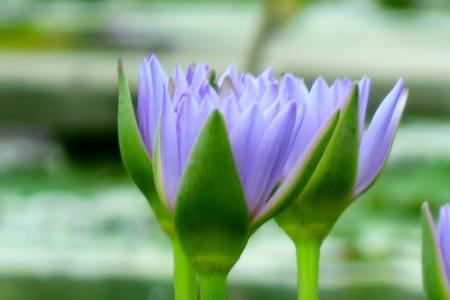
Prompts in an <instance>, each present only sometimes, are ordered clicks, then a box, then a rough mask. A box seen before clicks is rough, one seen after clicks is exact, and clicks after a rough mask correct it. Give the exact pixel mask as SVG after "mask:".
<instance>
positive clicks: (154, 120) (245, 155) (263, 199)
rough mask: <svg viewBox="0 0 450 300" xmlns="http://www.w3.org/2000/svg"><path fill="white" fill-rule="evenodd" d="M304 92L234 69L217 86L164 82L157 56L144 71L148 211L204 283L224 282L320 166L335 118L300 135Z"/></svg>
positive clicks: (199, 68) (141, 102)
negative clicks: (256, 234) (153, 193)
mask: <svg viewBox="0 0 450 300" xmlns="http://www.w3.org/2000/svg"><path fill="white" fill-rule="evenodd" d="M302 89H304V85H303V83H302V82H301V81H300V80H298V79H296V78H295V77H293V76H292V75H285V76H284V77H283V78H282V79H281V80H278V79H276V78H275V76H274V75H273V71H272V70H271V69H268V70H267V71H265V72H264V73H262V74H261V75H259V76H258V77H254V76H253V75H251V74H245V73H244V74H239V73H237V71H236V69H235V68H234V67H230V68H228V69H227V70H226V71H225V72H224V74H223V75H222V76H221V77H220V78H219V79H218V80H217V81H216V80H215V79H214V73H213V72H212V71H211V69H210V68H209V67H208V66H206V65H203V64H197V65H192V66H190V67H189V68H188V69H187V70H186V71H184V70H183V69H182V68H180V67H179V66H177V67H176V68H175V70H174V71H173V73H172V75H171V76H170V77H169V76H168V75H167V74H166V73H165V72H164V70H163V68H162V67H161V65H160V64H159V62H158V61H157V59H156V57H155V56H150V57H147V58H146V59H145V60H144V61H143V62H142V64H141V67H140V83H139V95H138V111H137V117H138V123H139V131H140V136H141V137H142V142H143V145H145V148H144V146H142V147H143V148H144V149H145V152H146V153H147V154H148V157H150V158H151V160H152V162H153V163H152V165H153V174H154V182H155V186H156V190H157V194H158V197H157V198H158V199H157V200H155V201H154V202H155V203H154V205H152V206H153V207H157V209H158V210H159V216H162V218H159V220H160V222H161V219H162V220H163V222H165V223H169V224H172V225H173V226H172V227H174V228H175V232H176V233H174V234H175V236H176V238H177V239H178V240H179V241H180V244H181V246H182V248H183V250H184V252H185V253H186V255H187V256H188V258H189V259H190V261H191V262H192V264H193V265H194V267H195V268H196V270H197V271H198V272H199V275H200V278H209V277H211V276H210V274H211V273H214V274H215V276H216V275H217V276H219V277H223V278H225V277H226V274H227V273H228V272H229V270H230V269H231V267H232V266H233V265H234V263H235V262H236V261H237V259H238V258H239V256H240V255H241V253H242V251H243V249H244V247H245V245H246V243H247V240H248V238H249V236H250V235H251V233H252V232H253V231H254V230H256V228H257V227H258V226H259V225H261V224H262V223H263V222H264V221H266V220H267V219H269V218H270V217H272V216H273V215H274V214H275V213H277V212H279V210H280V209H281V208H283V206H284V205H287V204H288V203H289V202H290V201H292V200H293V199H294V198H295V196H296V195H297V194H298V193H299V192H301V190H302V189H303V188H304V186H305V185H306V183H307V182H308V180H309V177H310V176H311V174H312V172H313V170H314V169H315V167H316V165H317V163H318V162H319V161H320V158H321V156H322V154H323V153H324V151H325V149H326V146H327V144H328V142H329V140H330V138H331V135H332V132H333V130H334V128H335V126H336V123H337V119H338V109H337V108H335V109H331V110H330V113H328V114H327V116H324V117H323V118H321V119H320V120H317V124H315V126H314V128H309V127H308V126H305V125H304V106H305V103H303V102H302V101H301V97H300V93H302V92H303V91H302ZM119 120H120V117H119ZM319 123H320V124H319ZM302 128H303V129H302ZM303 134H305V138H304V139H305V140H307V141H306V142H305V141H303ZM122 144H124V145H125V144H126V143H125V142H124V143H122ZM134 147H138V145H137V144H135V145H134ZM123 148H127V145H125V146H124V147H123ZM123 156H124V161H127V159H126V155H123ZM287 164H289V165H290V167H289V168H286V165H287ZM137 168H138V165H137V164H135V165H134V167H133V166H132V167H128V171H129V172H130V173H133V170H135V169H137ZM133 178H134V179H135V182H137V181H139V182H140V183H141V184H143V182H145V180H146V179H145V176H140V175H137V176H134V177H133ZM136 178H137V179H140V180H136ZM147 180H148V184H149V185H153V182H152V181H153V180H152V178H147ZM137 184H138V185H139V183H138V182H137ZM141 189H142V188H141ZM157 217H158V212H157ZM168 227H170V226H168ZM215 276H213V277H215ZM217 276H216V277H217ZM205 290H208V289H205ZM206 297H208V296H206ZM211 297H212V298H214V297H213V296H211Z"/></svg>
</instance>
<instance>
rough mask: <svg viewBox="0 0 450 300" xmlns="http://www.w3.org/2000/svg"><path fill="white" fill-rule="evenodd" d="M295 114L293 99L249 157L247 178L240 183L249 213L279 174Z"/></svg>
mask: <svg viewBox="0 0 450 300" xmlns="http://www.w3.org/2000/svg"><path fill="white" fill-rule="evenodd" d="M296 114H297V111H296V106H295V103H292V102H291V103H289V104H287V105H285V106H284V107H283V109H282V110H281V111H280V113H279V114H278V115H277V117H276V118H275V119H274V120H273V122H272V124H270V126H269V128H268V129H267V130H266V132H265V133H264V136H263V138H262V139H261V142H260V144H259V146H258V149H257V150H256V152H255V153H254V155H252V157H251V158H250V162H249V170H248V172H249V173H248V177H247V178H248V179H247V180H246V182H245V184H244V185H243V186H244V192H245V195H246V200H247V205H248V208H249V210H250V213H251V214H253V213H254V212H255V210H256V209H257V208H258V206H259V205H263V204H264V203H265V201H266V200H267V199H268V197H269V195H270V192H271V191H272V189H273V188H274V186H275V184H276V182H277V181H278V180H279V179H280V178H281V170H282V168H283V166H284V164H285V161H281V160H282V158H283V157H282V156H283V154H284V151H286V147H287V145H288V143H289V139H290V135H291V132H292V129H293V127H294V125H295V118H296Z"/></svg>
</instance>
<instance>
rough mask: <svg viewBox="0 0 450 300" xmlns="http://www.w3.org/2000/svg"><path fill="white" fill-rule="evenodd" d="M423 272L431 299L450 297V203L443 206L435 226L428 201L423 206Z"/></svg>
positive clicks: (424, 281) (439, 299) (445, 299)
mask: <svg viewBox="0 0 450 300" xmlns="http://www.w3.org/2000/svg"><path fill="white" fill-rule="evenodd" d="M422 225H423V226H422V274H423V283H424V287H425V291H426V293H427V296H428V299H430V300H449V299H450V204H446V205H444V206H442V207H441V209H440V214H439V226H438V228H437V229H436V228H435V226H434V221H433V216H432V215H431V212H430V208H429V205H428V203H424V205H423V206H422Z"/></svg>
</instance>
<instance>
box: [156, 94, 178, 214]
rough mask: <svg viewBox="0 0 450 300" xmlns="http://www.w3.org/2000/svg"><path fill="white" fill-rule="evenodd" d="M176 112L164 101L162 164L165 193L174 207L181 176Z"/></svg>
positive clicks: (162, 113) (169, 203)
mask: <svg viewBox="0 0 450 300" xmlns="http://www.w3.org/2000/svg"><path fill="white" fill-rule="evenodd" d="M176 118H177V116H176V113H175V112H174V108H173V105H172V104H171V103H170V102H169V101H164V102H163V104H162V111H161V129H160V130H161V131H160V134H161V137H160V139H161V142H160V143H161V165H162V173H163V181H164V193H165V197H166V199H165V200H166V201H167V204H168V205H169V206H171V207H173V205H174V202H175V198H176V193H177V188H178V182H179V180H180V176H181V169H180V162H179V154H178V137H177V128H176V124H177V122H176Z"/></svg>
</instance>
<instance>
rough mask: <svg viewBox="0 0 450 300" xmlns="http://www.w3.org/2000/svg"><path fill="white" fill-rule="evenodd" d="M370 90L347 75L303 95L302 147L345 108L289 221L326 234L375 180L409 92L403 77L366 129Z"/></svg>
mask: <svg viewBox="0 0 450 300" xmlns="http://www.w3.org/2000/svg"><path fill="white" fill-rule="evenodd" d="M303 90H305V89H303ZM369 90H370V80H369V79H368V78H367V77H364V78H363V79H362V80H360V81H359V83H358V85H357V86H356V87H355V85H354V83H353V81H351V80H349V79H347V78H344V79H337V80H336V81H335V82H334V83H333V84H332V85H331V86H328V85H327V83H326V82H325V80H324V79H323V78H321V77H319V78H318V79H317V80H316V81H315V83H314V84H313V86H312V88H311V90H310V92H309V93H305V94H303V95H302V96H301V99H303V102H304V103H305V120H304V121H303V124H302V126H303V127H302V128H301V129H300V130H301V131H302V132H303V137H304V138H303V139H302V142H301V143H299V148H300V149H302V147H303V144H302V143H307V142H308V136H309V135H311V134H308V133H309V132H315V131H316V130H317V127H318V126H320V125H319V124H320V123H321V122H323V120H325V119H326V118H328V117H329V115H330V114H331V112H332V111H334V110H336V109H341V110H342V113H341V116H340V121H339V123H338V126H337V129H336V131H335V132H334V135H333V138H332V141H331V142H330V147H328V149H327V151H326V153H325V154H324V156H323V157H322V161H321V163H320V164H319V167H318V168H317V169H316V171H315V173H314V175H313V176H312V178H311V181H310V183H309V184H308V186H307V187H306V188H305V190H304V191H303V194H301V195H298V199H297V201H296V202H297V203H296V204H294V206H296V208H295V209H297V210H300V212H298V213H299V215H295V213H294V215H292V216H291V217H290V218H294V219H297V221H295V220H289V223H290V225H293V224H291V223H292V222H293V223H296V222H297V223H299V226H300V223H301V226H305V223H306V224H308V222H311V223H312V224H311V225H312V226H313V227H315V228H316V229H315V230H316V231H317V230H319V231H323V232H319V234H322V235H326V234H327V233H328V231H329V230H330V229H331V226H332V225H333V224H334V222H335V221H336V219H337V218H338V217H339V215H340V214H341V212H342V210H343V209H345V207H346V206H348V204H350V202H351V201H352V200H353V199H355V198H357V197H358V196H359V195H361V194H362V193H363V192H364V191H365V190H366V189H367V188H368V187H370V185H371V184H372V183H373V182H374V180H375V179H376V178H377V175H378V174H379V172H380V171H381V169H382V167H383V165H384V164H385V162H386V160H387V157H388V154H389V151H390V149H391V146H392V142H393V139H394V136H395V132H396V130H397V127H398V125H399V122H400V119H401V116H402V113H403V110H404V107H405V104H406V99H407V90H406V88H405V86H404V83H403V81H402V80H399V81H398V82H397V84H396V85H395V87H394V88H393V89H392V91H391V92H390V93H389V94H388V95H387V96H386V98H385V99H384V100H383V101H382V102H381V104H380V106H379V107H378V109H377V110H376V112H375V114H374V116H373V118H372V121H371V122H370V124H369V126H368V128H367V129H366V128H365V124H366V112H367V105H368V102H369ZM290 167H293V164H289V163H288V164H287V165H286V166H285V169H287V170H289V168H290ZM301 211H304V214H305V215H307V216H306V218H305V216H304V215H303V213H302V212H301ZM287 214H289V213H287ZM280 219H281V218H280ZM326 223H328V224H326Z"/></svg>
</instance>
